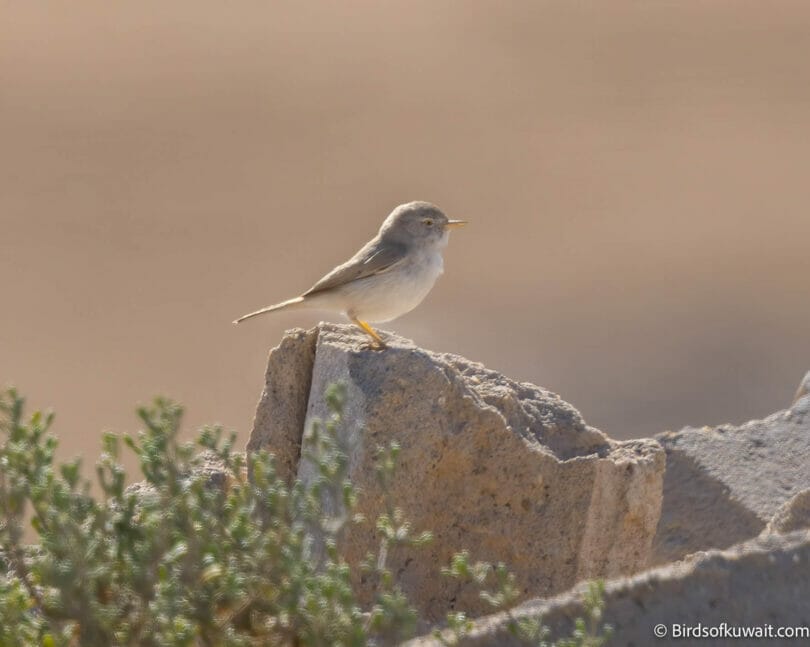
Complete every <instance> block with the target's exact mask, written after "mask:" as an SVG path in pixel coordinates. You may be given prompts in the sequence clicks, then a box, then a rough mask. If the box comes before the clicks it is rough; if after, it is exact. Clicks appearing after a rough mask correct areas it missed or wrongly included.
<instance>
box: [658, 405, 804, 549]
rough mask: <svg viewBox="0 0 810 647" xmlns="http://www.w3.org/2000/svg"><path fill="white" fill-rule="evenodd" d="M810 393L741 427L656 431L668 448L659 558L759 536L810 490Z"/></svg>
mask: <svg viewBox="0 0 810 647" xmlns="http://www.w3.org/2000/svg"><path fill="white" fill-rule="evenodd" d="M809 412H810V398H804V399H801V400H800V401H799V402H797V403H796V404H795V405H794V406H793V407H792V408H791V409H790V410H789V411H780V412H777V413H775V414H773V415H771V416H769V417H768V418H765V419H764V420H753V421H750V422H747V423H745V424H744V425H742V426H740V427H733V426H731V425H722V426H720V427H715V428H709V427H704V428H702V429H694V428H690V427H687V428H685V429H682V430H681V431H678V432H666V433H663V434H659V435H658V436H656V438H657V439H658V441H659V442H660V443H661V445H663V447H664V449H665V450H666V453H667V471H666V476H665V477H664V502H663V506H662V508H661V521H660V523H659V525H658V532H657V534H656V538H655V543H654V547H653V551H654V557H653V560H654V563H656V564H663V563H666V562H671V561H674V560H677V559H680V558H682V557H684V556H685V555H687V554H689V553H692V552H695V551H698V550H707V549H710V548H727V547H729V546H732V545H734V544H736V543H739V542H741V541H745V540H748V539H751V538H752V537H756V536H757V535H758V534H759V533H760V532H761V531H762V530H763V529H764V528H765V526H766V524H767V523H768V522H769V521H770V520H771V518H772V517H773V516H774V515H775V514H776V512H777V511H778V510H779V508H780V507H781V506H782V505H783V504H785V503H786V502H787V501H788V500H789V499H790V498H791V497H793V496H795V495H796V494H797V493H799V492H800V491H802V490H804V489H807V488H810V415H808V413H809Z"/></svg>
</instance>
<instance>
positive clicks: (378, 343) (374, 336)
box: [350, 317, 385, 350]
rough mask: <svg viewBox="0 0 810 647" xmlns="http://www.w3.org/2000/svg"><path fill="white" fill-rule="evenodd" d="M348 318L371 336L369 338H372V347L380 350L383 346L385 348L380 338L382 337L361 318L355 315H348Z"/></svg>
mask: <svg viewBox="0 0 810 647" xmlns="http://www.w3.org/2000/svg"><path fill="white" fill-rule="evenodd" d="M350 319H351V320H352V321H353V322H354V323H355V324H356V325H358V326H360V328H362V329H363V330H364V331H366V332H367V333H368V334H369V335H370V336H371V338H372V339H373V340H374V344H372V348H376V349H377V350H382V349H383V348H385V342H384V341H383V340H382V337H380V336H379V335H378V334H377V331H375V330H374V328H372V327H371V326H369V325H368V324H367V323H366V322H365V321H363V320H362V319H358V318H357V317H350Z"/></svg>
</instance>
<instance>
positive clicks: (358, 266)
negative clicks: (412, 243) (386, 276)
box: [302, 239, 407, 297]
mask: <svg viewBox="0 0 810 647" xmlns="http://www.w3.org/2000/svg"><path fill="white" fill-rule="evenodd" d="M406 254H407V248H406V247H405V245H400V244H397V243H386V245H385V246H384V247H381V248H380V247H379V246H378V239H374V240H372V241H370V242H369V243H367V244H366V245H365V246H364V247H363V248H362V249H361V250H360V251H359V252H357V253H356V254H355V255H354V256H352V257H351V258H350V259H349V260H348V261H346V262H345V263H343V265H338V266H337V267H336V268H335V269H333V270H332V271H331V272H329V274H327V275H326V276H324V277H323V278H322V279H321V280H320V281H318V282H317V283H316V284H315V285H313V286H312V287H311V288H310V289H309V290H307V291H306V292H304V294H303V295H302V296H305V297H306V296H310V295H312V294H316V293H318V292H325V291H327V290H332V289H334V288H338V287H340V286H341V285H345V284H346V283H349V282H351V281H357V280H358V279H364V278H366V277H369V276H374V275H375V274H382V273H383V272H388V271H389V270H391V269H393V268H394V266H395V265H398V264H399V263H401V262H402V261H403V260H404V259H405V256H406Z"/></svg>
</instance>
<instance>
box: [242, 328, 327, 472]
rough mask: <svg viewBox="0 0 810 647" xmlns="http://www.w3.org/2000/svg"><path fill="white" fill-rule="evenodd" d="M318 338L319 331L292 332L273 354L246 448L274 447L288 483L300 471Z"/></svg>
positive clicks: (250, 449) (253, 450) (278, 469)
mask: <svg viewBox="0 0 810 647" xmlns="http://www.w3.org/2000/svg"><path fill="white" fill-rule="evenodd" d="M317 336H318V335H317V329H313V330H310V331H309V332H307V331H305V330H301V329H296V330H291V331H288V332H287V334H286V335H285V336H284V338H283V339H282V340H281V343H280V344H279V345H278V346H277V347H276V348H274V349H273V350H272V351H270V359H269V361H268V363H267V372H266V373H265V376H264V384H265V386H264V390H263V391H262V395H261V398H260V399H259V405H258V407H257V408H256V417H255V418H254V420H253V432H252V433H251V434H250V439H249V440H248V444H247V447H246V450H247V452H255V451H258V450H259V449H262V448H269V447H272V448H273V452H274V453H275V455H276V469H277V471H278V475H279V476H280V477H281V478H283V479H285V480H287V481H291V480H292V479H293V478H294V477H295V475H296V472H297V469H298V458H299V455H300V453H301V430H302V429H303V428H304V419H305V418H306V414H307V402H308V401H309V387H310V383H311V381H312V363H313V362H314V361H315V340H316V339H317Z"/></svg>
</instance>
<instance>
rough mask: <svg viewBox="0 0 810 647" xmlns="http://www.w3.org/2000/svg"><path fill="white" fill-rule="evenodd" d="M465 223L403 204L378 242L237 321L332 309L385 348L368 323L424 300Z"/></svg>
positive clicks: (421, 205) (427, 206)
mask: <svg viewBox="0 0 810 647" xmlns="http://www.w3.org/2000/svg"><path fill="white" fill-rule="evenodd" d="M466 224H467V221H466V220H450V219H449V218H448V217H447V216H446V215H445V214H444V213H443V212H442V211H441V209H439V208H438V207H437V206H436V205H434V204H431V203H430V202H422V201H415V202H408V203H406V204H401V205H399V206H398V207H396V208H395V209H394V210H393V211H392V212H391V213H390V214H389V215H388V217H387V218H386V219H385V220H384V221H383V223H382V225H381V226H380V229H379V231H378V232H377V235H376V236H374V238H372V239H371V240H370V241H368V242H367V243H366V244H365V245H363V247H361V248H360V250H359V251H358V252H357V253H356V254H355V255H354V256H352V257H351V258H350V259H349V260H348V261H346V262H345V263H343V264H342V265H338V266H337V267H336V268H334V269H333V270H332V271H331V272H329V273H328V274H326V275H325V276H324V277H323V278H321V279H320V280H319V281H318V282H317V283H315V285H313V286H312V287H311V288H310V289H309V290H307V291H306V292H304V293H303V294H301V295H300V296H297V297H294V298H292V299H288V300H287V301H282V302H280V303H276V304H274V305H271V306H267V307H264V308H261V309H260V310H256V311H255V312H250V313H248V314H246V315H243V316H241V317H239V318H238V319H236V320H235V321H234V322H233V323H234V324H238V323H241V322H243V321H245V320H246V319H251V318H253V317H258V316H259V315H263V314H267V313H270V312H278V311H280V310H293V309H301V308H313V309H321V310H332V311H336V312H341V313H343V314H344V315H345V316H346V317H347V318H348V319H349V320H350V321H351V322H353V323H354V324H355V325H357V326H359V327H360V328H361V329H362V330H363V331H364V332H365V333H367V334H368V335H369V337H371V340H372V341H371V344H370V346H371V348H372V349H375V350H383V349H384V348H386V344H385V342H384V341H383V339H382V337H380V335H379V333H378V332H377V331H376V330H374V328H372V327H371V325H370V324H371V323H384V322H387V321H392V320H393V319H396V318H397V317H401V316H402V315H404V314H405V313H407V312H410V311H411V310H413V309H414V308H415V307H416V306H418V305H419V304H420V303H421V302H422V300H423V299H424V298H425V297H426V296H427V295H428V293H429V292H430V290H431V289H432V288H433V285H434V284H435V283H436V279H438V278H439V276H440V275H441V274H442V272H443V271H444V260H443V258H442V252H443V251H444V248H445V247H446V246H447V243H448V239H449V237H450V230H451V229H454V228H457V227H461V226H463V225H466Z"/></svg>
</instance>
